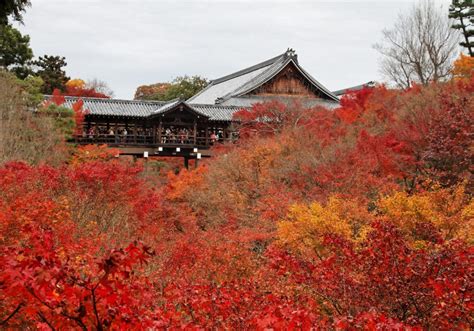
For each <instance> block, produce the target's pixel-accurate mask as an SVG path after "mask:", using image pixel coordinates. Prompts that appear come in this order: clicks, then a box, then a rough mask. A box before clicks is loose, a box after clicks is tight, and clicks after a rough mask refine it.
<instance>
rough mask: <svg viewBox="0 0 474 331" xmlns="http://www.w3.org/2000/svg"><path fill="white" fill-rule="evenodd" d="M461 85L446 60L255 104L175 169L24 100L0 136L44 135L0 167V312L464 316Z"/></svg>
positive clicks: (468, 249)
mask: <svg viewBox="0 0 474 331" xmlns="http://www.w3.org/2000/svg"><path fill="white" fill-rule="evenodd" d="M461 69H462V68H461ZM461 71H462V70H461ZM7 77H8V76H5V77H3V78H2V82H3V84H10V85H9V86H8V89H2V91H8V92H4V94H3V95H2V102H3V104H5V100H7V101H8V102H10V105H14V107H16V108H15V111H16V112H17V114H20V113H21V112H23V111H24V110H22V109H23V108H26V104H27V101H28V98H27V97H26V96H27V95H25V91H26V90H25V88H24V87H22V86H18V85H17V83H16V82H15V81H14V79H12V78H10V79H8V78H7ZM473 92H474V77H473V76H472V75H470V76H466V75H464V76H458V77H456V78H454V79H452V80H450V81H448V82H444V83H432V84H429V85H427V86H419V85H415V86H413V87H412V88H410V89H408V90H406V91H402V90H395V89H388V88H386V87H384V86H379V87H376V88H373V89H364V90H361V91H358V92H356V93H351V94H348V95H346V96H344V97H343V99H342V100H341V106H340V107H339V108H338V109H336V110H334V111H332V110H331V111H330V110H326V109H323V108H314V109H303V108H301V107H299V106H298V105H297V104H295V105H293V106H285V105H283V104H279V103H278V102H273V103H266V104H257V105H255V106H254V107H253V108H252V109H249V110H242V111H240V112H238V113H237V114H236V117H237V118H238V119H239V120H240V121H241V123H242V127H241V139H240V140H239V142H238V144H236V145H235V144H233V145H221V146H216V147H215V148H214V150H213V153H214V154H215V157H214V158H213V159H212V160H211V161H207V163H204V164H201V165H200V166H199V167H198V168H197V169H195V170H190V171H187V170H185V169H180V170H179V171H168V170H173V167H172V165H173V164H172V162H171V165H168V168H166V167H164V168H163V167H161V168H156V167H150V169H148V171H144V170H146V169H145V168H144V164H143V163H142V162H140V161H138V162H133V161H132V160H129V159H127V158H117V157H116V151H114V150H110V149H108V148H106V147H105V146H85V147H78V148H75V147H71V146H67V145H66V143H64V139H63V140H61V139H59V138H57V139H53V138H54V135H57V136H58V137H61V136H62V135H64V133H61V132H59V130H55V125H54V123H49V122H47V123H46V122H44V121H51V116H41V115H40V116H34V117H32V118H30V117H28V116H26V115H25V116H26V117H24V118H22V123H23V125H22V126H16V130H17V132H16V133H15V135H14V137H13V138H9V137H3V138H4V139H3V140H2V143H3V144H4V146H3V148H4V147H5V144H9V142H8V139H10V141H19V143H23V146H26V145H28V144H34V142H33V141H32V140H29V138H36V139H37V137H39V136H41V135H43V136H44V135H47V136H49V139H50V140H51V144H49V145H47V144H46V143H45V142H40V143H39V144H38V146H37V147H36V148H34V150H24V149H22V148H20V150H23V152H25V153H26V152H28V154H27V155H26V156H22V155H13V156H12V159H15V158H16V159H18V158H21V157H25V158H27V157H29V159H30V162H29V163H25V162H22V161H20V160H15V161H12V160H10V161H5V160H4V162H3V165H2V167H1V168H0V233H1V236H0V242H1V254H0V264H1V265H2V272H1V274H0V298H1V300H0V302H1V303H0V311H1V316H0V318H1V323H2V327H3V328H10V329H18V328H21V329H25V328H32V327H34V328H39V329H75V328H77V329H89V328H92V329H105V328H113V329H133V328H142V329H143V328H211V329H212V328H219V329H220V328H230V329H247V328H254V329H268V328H273V329H288V328H290V329H291V328H303V329H308V328H309V327H310V326H314V325H318V326H320V327H321V328H334V329H370V330H375V329H384V330H386V329H394V328H395V329H400V328H405V329H420V328H445V329H452V328H455V329H470V328H472V326H473V320H472V312H473V306H472V302H473V301H472V300H473V297H472V295H473V291H472V290H473V288H472V274H473V271H474V270H473V268H474V267H473V266H474V263H473V247H472V240H473V216H474V214H473V213H474V204H473V202H472V189H473V182H472V176H471V173H472V160H473V147H472V141H473V139H472V138H473V137H472V134H473V133H472V127H473V117H472V114H473V113H472V111H473V106H474V104H473V102H474V93H473ZM10 108H12V107H10ZM2 110H3V111H4V112H3V113H2V116H5V115H8V114H10V115H11V113H6V112H5V109H4V108H2ZM40 113H41V112H40ZM262 117H264V118H266V119H267V120H265V121H256V120H255V119H256V118H262ZM4 118H5V117H4ZM73 118H74V116H73ZM53 119H55V118H54V117H53ZM42 121H43V122H42ZM53 122H54V121H53ZM12 123H13V122H12ZM48 123H49V124H48ZM40 124H41V125H40ZM41 130H47V131H46V132H42V131H41ZM32 132H33V133H35V134H32ZM46 145H47V146H46ZM7 147H8V146H7ZM19 147H21V146H19ZM47 147H51V148H50V149H48V148H47ZM33 156H34V157H33ZM53 161H54V162H53Z"/></svg>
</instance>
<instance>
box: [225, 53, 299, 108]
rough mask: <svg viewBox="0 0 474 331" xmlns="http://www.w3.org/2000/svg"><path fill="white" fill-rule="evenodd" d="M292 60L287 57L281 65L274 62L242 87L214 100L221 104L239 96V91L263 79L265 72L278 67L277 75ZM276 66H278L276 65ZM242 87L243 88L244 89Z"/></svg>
mask: <svg viewBox="0 0 474 331" xmlns="http://www.w3.org/2000/svg"><path fill="white" fill-rule="evenodd" d="M292 60H293V58H291V57H287V58H286V59H285V61H283V62H282V63H277V62H276V61H275V62H274V63H273V64H272V65H271V66H269V67H268V69H267V70H265V71H262V72H261V73H259V74H258V75H257V76H255V77H254V78H252V79H251V80H249V81H248V82H246V83H245V84H243V85H241V86H239V87H237V88H236V89H234V90H232V91H230V92H229V93H227V94H226V95H223V96H222V97H220V98H218V99H217V100H216V102H217V101H219V102H218V103H221V102H224V101H226V100H228V99H230V98H232V97H234V96H237V95H238V94H240V92H239V93H237V92H238V91H239V90H240V91H242V90H244V91H245V90H246V89H248V88H247V87H246V86H248V85H250V86H252V85H255V82H256V81H258V80H259V79H260V78H261V77H263V76H264V75H265V74H266V73H267V72H269V71H270V70H271V69H273V68H279V67H280V69H278V70H277V71H276V72H277V73H278V72H279V71H281V70H282V69H283V68H284V67H285V66H286V65H287V64H288V63H290V62H291V61H292ZM277 64H278V65H277ZM273 76H274V75H272V76H270V78H271V77H273ZM259 84H261V83H259ZM244 87H245V88H244Z"/></svg>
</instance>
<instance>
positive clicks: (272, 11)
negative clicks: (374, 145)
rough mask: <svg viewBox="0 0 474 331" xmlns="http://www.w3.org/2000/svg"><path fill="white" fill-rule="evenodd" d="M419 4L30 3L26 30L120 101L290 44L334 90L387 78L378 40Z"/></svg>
mask: <svg viewBox="0 0 474 331" xmlns="http://www.w3.org/2000/svg"><path fill="white" fill-rule="evenodd" d="M414 2H415V0H406V1H403V0H398V1H392V0H373V1H356V0H353V1H348V0H346V1H317V0H312V1H290V0H287V1H263V0H260V1H257V0H253V1H236V0H234V1H224V0H221V1H217V0H215V1H197V0H195V1H183V0H175V1H171V0H170V1H158V0H128V1H124V0H82V1H81V0H32V7H31V8H29V9H28V10H27V13H26V15H25V17H24V18H25V20H24V22H25V25H24V26H20V30H21V31H22V32H23V33H27V34H29V35H30V37H31V46H32V48H33V51H34V53H35V55H36V56H39V55H44V54H49V55H62V56H65V57H66V61H67V63H68V65H67V67H66V71H67V74H68V75H69V76H70V77H71V78H82V79H85V80H87V79H92V78H98V79H100V80H103V81H105V82H107V83H108V85H109V86H110V87H111V88H112V90H113V91H114V92H115V97H117V98H123V99H131V98H133V95H134V92H135V89H136V87H137V86H139V85H143V84H151V83H156V82H165V81H169V80H171V79H173V78H174V77H176V76H180V75H186V74H187V75H201V76H204V77H207V78H210V79H213V78H218V77H220V76H223V75H226V74H229V73H232V72H234V71H237V70H240V69H243V68H245V67H248V66H251V65H253V64H256V63H258V62H261V61H264V60H266V59H269V58H271V57H274V56H276V55H278V54H281V53H283V52H284V51H285V50H286V49H287V48H288V47H292V48H294V49H295V50H296V52H297V54H298V59H299V62H300V64H301V65H302V66H303V68H305V69H306V70H307V71H309V72H310V73H311V74H312V75H313V76H314V77H315V78H316V79H318V80H319V81H320V82H321V83H322V84H324V85H325V86H326V87H328V88H329V89H330V90H337V89H341V88H345V87H349V86H352V85H358V84H361V83H364V82H367V81H370V80H378V81H380V80H381V77H380V74H379V70H378V66H377V61H378V58H379V55H378V53H377V52H376V51H375V50H374V49H373V48H372V45H373V44H374V43H375V42H377V41H378V40H379V38H380V35H381V33H380V32H381V30H382V29H383V28H386V27H390V26H391V25H392V24H393V22H394V21H395V19H396V16H397V14H398V13H399V12H400V11H404V10H408V9H409V8H410V7H411V6H412V5H413V3H414ZM437 2H439V3H444V4H446V3H448V2H449V0H445V1H442V0H438V1H437Z"/></svg>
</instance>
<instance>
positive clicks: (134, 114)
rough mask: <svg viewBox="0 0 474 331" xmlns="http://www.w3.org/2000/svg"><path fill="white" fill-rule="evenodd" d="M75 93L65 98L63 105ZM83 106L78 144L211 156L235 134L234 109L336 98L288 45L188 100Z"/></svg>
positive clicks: (325, 102)
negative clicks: (83, 114) (270, 103)
mask: <svg viewBox="0 0 474 331" xmlns="http://www.w3.org/2000/svg"><path fill="white" fill-rule="evenodd" d="M77 99H78V98H75V97H66V104H65V106H67V107H72V104H73V103H74V102H75V101H77ZM82 100H83V101H84V107H83V108H84V109H85V110H87V112H88V113H87V115H86V116H85V122H84V127H83V132H82V134H80V135H78V136H76V137H75V140H76V142H77V143H78V144H107V145H109V146H112V147H118V148H119V149H120V150H121V153H122V154H126V155H135V156H143V155H149V156H152V155H156V156H180V157H184V159H185V163H186V164H187V161H188V160H189V159H197V158H200V157H209V156H210V154H209V148H210V147H211V146H212V145H214V144H217V143H219V142H226V141H235V140H236V139H237V138H238V132H237V129H236V122H234V120H233V115H234V113H235V112H237V111H238V110H240V109H242V108H249V107H251V106H252V105H253V104H254V103H258V102H265V101H269V100H278V101H279V102H283V103H287V104H293V103H294V102H295V101H296V102H297V103H299V104H300V105H303V106H307V107H314V106H323V107H326V108H335V107H337V106H338V105H339V99H338V97H337V96H336V95H335V94H334V93H333V92H330V91H329V90H328V89H327V88H325V87H324V86H323V85H322V84H321V83H319V82H318V81H317V80H316V79H315V78H313V76H311V75H310V74H309V73H308V72H307V71H305V70H304V69H303V68H302V67H301V65H300V64H299V62H298V56H297V55H296V52H295V51H294V50H292V49H288V50H287V51H285V52H284V53H283V54H280V55H278V56H276V57H273V58H271V59H269V60H266V61H263V62H261V63H258V64H256V65H253V66H251V67H248V68H245V69H242V70H240V71H237V72H234V73H232V74H230V75H227V76H224V77H221V78H218V79H215V80H213V81H211V83H210V84H209V85H208V86H207V87H206V88H205V89H203V90H202V91H200V92H199V93H197V94H196V95H194V96H193V97H191V98H190V99H189V100H187V101H184V100H171V101H166V102H163V101H143V100H117V99H96V98H82Z"/></svg>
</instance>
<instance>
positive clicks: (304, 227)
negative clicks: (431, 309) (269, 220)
mask: <svg viewBox="0 0 474 331" xmlns="http://www.w3.org/2000/svg"><path fill="white" fill-rule="evenodd" d="M370 220H371V215H370V214H369V212H368V211H367V210H366V208H364V207H363V206H361V205H360V204H358V203H357V202H356V201H351V200H343V199H341V198H338V197H334V196H333V197H331V198H329V201H328V202H327V204H326V205H325V206H323V205H321V204H319V203H317V202H314V203H312V204H310V205H303V204H295V205H293V206H292V207H290V210H289V212H288V215H287V217H286V219H284V220H282V221H280V222H279V223H278V236H277V237H278V242H279V243H280V244H281V245H283V246H285V247H286V248H288V249H289V250H291V251H293V252H294V253H298V254H302V255H308V254H312V253H316V255H318V256H321V255H323V254H324V249H323V247H324V246H323V245H322V240H323V239H324V236H325V235H328V234H337V235H340V236H342V237H344V238H346V239H349V240H353V241H359V240H362V239H363V238H364V237H365V235H366V233H367V232H368V230H369V226H368V224H369V222H370Z"/></svg>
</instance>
